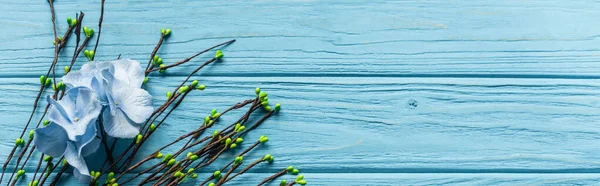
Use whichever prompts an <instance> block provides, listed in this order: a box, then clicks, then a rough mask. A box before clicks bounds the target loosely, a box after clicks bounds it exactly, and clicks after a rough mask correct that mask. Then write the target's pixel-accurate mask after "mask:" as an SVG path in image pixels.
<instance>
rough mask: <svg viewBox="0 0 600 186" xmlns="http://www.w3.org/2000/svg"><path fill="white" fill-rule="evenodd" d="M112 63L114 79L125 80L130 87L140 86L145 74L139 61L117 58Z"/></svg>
mask: <svg viewBox="0 0 600 186" xmlns="http://www.w3.org/2000/svg"><path fill="white" fill-rule="evenodd" d="M112 63H113V65H114V68H115V69H114V76H115V78H116V79H118V80H120V81H123V82H125V83H126V84H127V85H129V86H131V87H135V88H140V87H142V83H144V78H145V75H144V71H143V70H142V66H141V65H140V63H139V62H137V61H135V60H131V59H119V60H115V61H112Z"/></svg>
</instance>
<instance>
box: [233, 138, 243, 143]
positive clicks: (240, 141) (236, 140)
mask: <svg viewBox="0 0 600 186" xmlns="http://www.w3.org/2000/svg"><path fill="white" fill-rule="evenodd" d="M242 141H244V139H243V138H236V139H235V142H236V143H242Z"/></svg>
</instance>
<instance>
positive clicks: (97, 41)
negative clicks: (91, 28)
mask: <svg viewBox="0 0 600 186" xmlns="http://www.w3.org/2000/svg"><path fill="white" fill-rule="evenodd" d="M104 1H105V0H102V8H101V9H100V20H99V21H98V36H97V37H96V46H94V55H93V56H92V61H94V58H95V57H96V50H97V49H98V44H99V43H100V34H102V20H103V19H104Z"/></svg>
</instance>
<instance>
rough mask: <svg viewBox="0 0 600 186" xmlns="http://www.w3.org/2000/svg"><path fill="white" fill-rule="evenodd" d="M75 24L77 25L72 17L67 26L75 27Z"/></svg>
mask: <svg viewBox="0 0 600 186" xmlns="http://www.w3.org/2000/svg"><path fill="white" fill-rule="evenodd" d="M75 25H77V19H73V20H71V22H69V26H71V27H75Z"/></svg>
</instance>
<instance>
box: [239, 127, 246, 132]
mask: <svg viewBox="0 0 600 186" xmlns="http://www.w3.org/2000/svg"><path fill="white" fill-rule="evenodd" d="M244 129H246V126H240V128H238V130H237V132H242V131H244Z"/></svg>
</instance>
